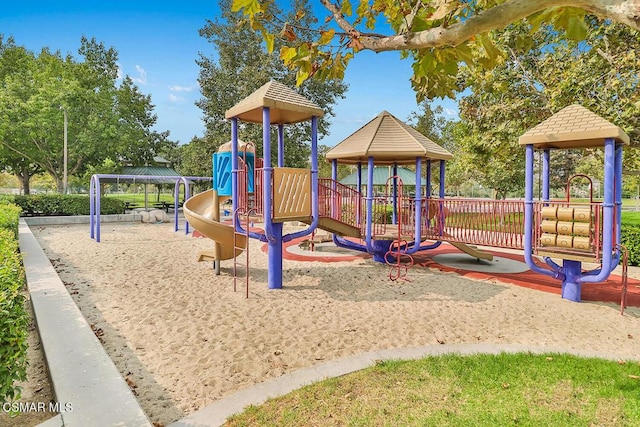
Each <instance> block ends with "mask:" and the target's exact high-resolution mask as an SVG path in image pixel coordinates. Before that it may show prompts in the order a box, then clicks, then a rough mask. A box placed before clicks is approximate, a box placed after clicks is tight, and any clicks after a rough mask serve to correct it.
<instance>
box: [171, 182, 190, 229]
mask: <svg viewBox="0 0 640 427" xmlns="http://www.w3.org/2000/svg"><path fill="white" fill-rule="evenodd" d="M180 181H181V180H180V179H176V183H175V185H174V186H173V232H174V233H175V232H176V231H178V228H179V227H178V199H179V198H180ZM184 199H185V200H187V187H186V185H185V188H184Z"/></svg>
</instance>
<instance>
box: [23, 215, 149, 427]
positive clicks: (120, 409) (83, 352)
mask: <svg viewBox="0 0 640 427" xmlns="http://www.w3.org/2000/svg"><path fill="white" fill-rule="evenodd" d="M19 232H20V236H19V238H20V251H21V253H22V256H23V260H24V267H25V272H26V276H27V285H28V288H29V294H30V297H31V304H32V306H33V312H34V315H35V320H36V324H37V326H38V331H39V334H40V340H41V342H42V349H43V351H44V356H45V360H46V363H47V367H48V370H49V376H50V378H51V383H52V388H53V392H54V395H55V398H56V401H57V402H58V403H59V404H60V411H61V413H60V417H61V420H62V424H63V425H64V426H69V427H75V426H78V427H84V426H99V425H109V426H116V425H123V426H150V425H151V424H150V423H149V420H148V419H147V417H146V415H145V414H144V412H143V411H142V408H140V405H139V404H138V401H137V400H136V398H135V396H134V395H133V393H132V392H131V390H130V389H129V386H128V385H127V383H126V382H125V381H124V379H123V378H122V376H121V375H120V372H119V371H118V369H117V368H116V366H115V365H114V363H113V361H112V360H111V359H110V358H109V356H108V355H107V353H106V352H105V350H104V348H103V347H102V344H100V342H99V341H98V339H97V338H96V336H95V335H94V333H93V331H92V330H91V327H90V326H89V323H88V322H87V320H86V319H85V318H84V316H83V315H82V313H81V312H80V309H79V308H78V307H77V306H76V304H75V302H74V301H73V299H72V298H71V295H69V293H68V292H67V290H66V288H65V287H64V284H63V283H62V281H61V280H60V278H59V277H58V274H57V273H56V271H55V270H54V268H53V266H52V265H51V263H50V262H49V259H48V258H47V256H46V255H45V253H44V251H43V250H42V248H41V247H40V245H39V244H38V241H37V240H36V238H35V237H34V236H33V234H32V233H31V230H30V229H29V226H28V225H27V223H26V221H24V220H22V219H21V220H20V224H19ZM65 405H67V406H65ZM56 418H57V417H56ZM53 423H54V424H55V423H56V421H53Z"/></svg>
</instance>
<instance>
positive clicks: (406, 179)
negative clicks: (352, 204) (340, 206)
mask: <svg viewBox="0 0 640 427" xmlns="http://www.w3.org/2000/svg"><path fill="white" fill-rule="evenodd" d="M361 176H362V185H367V183H368V178H369V176H368V171H367V168H362V175H361ZM391 176H393V169H391V168H390V167H389V166H383V167H375V168H373V185H386V184H387V180H388V179H389V178H390V177H391ZM398 176H399V177H400V179H401V180H402V183H403V184H404V185H414V186H415V185H416V173H415V172H414V171H412V170H410V169H407V168H398ZM340 184H344V185H352V186H353V185H357V184H358V172H354V173H352V174H351V175H348V176H346V177H344V178H342V179H341V180H340ZM425 185H426V183H425V182H423V183H422V186H423V187H424V186H425Z"/></svg>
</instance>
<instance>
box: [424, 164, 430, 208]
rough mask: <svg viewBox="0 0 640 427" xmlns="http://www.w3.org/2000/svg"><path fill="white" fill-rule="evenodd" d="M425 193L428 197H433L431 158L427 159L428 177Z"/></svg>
mask: <svg viewBox="0 0 640 427" xmlns="http://www.w3.org/2000/svg"><path fill="white" fill-rule="evenodd" d="M425 181H426V182H425V183H424V184H425V189H424V194H425V197H426V198H427V199H430V198H431V160H428V161H427V177H426V180H425Z"/></svg>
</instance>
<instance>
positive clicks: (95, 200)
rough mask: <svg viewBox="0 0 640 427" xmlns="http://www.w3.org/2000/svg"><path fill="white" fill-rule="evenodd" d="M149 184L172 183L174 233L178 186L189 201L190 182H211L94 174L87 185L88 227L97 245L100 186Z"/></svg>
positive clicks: (169, 177) (185, 178)
mask: <svg viewBox="0 0 640 427" xmlns="http://www.w3.org/2000/svg"><path fill="white" fill-rule="evenodd" d="M136 181H138V182H150V183H163V184H164V183H167V182H174V187H173V200H174V205H173V215H174V216H173V219H174V231H178V229H179V228H180V227H179V216H178V207H179V205H180V203H179V200H180V186H181V185H184V198H185V200H186V199H189V197H190V194H191V193H190V191H191V182H192V181H211V178H210V177H201V176H186V177H185V176H156V175H119V174H95V175H93V176H92V177H91V181H90V185H89V226H90V235H91V238H92V239H95V241H96V242H97V243H100V237H101V236H100V223H101V221H100V197H101V191H100V185H101V183H104V182H118V183H120V182H133V183H135V182H136ZM185 233H187V234H188V233H189V223H185Z"/></svg>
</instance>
